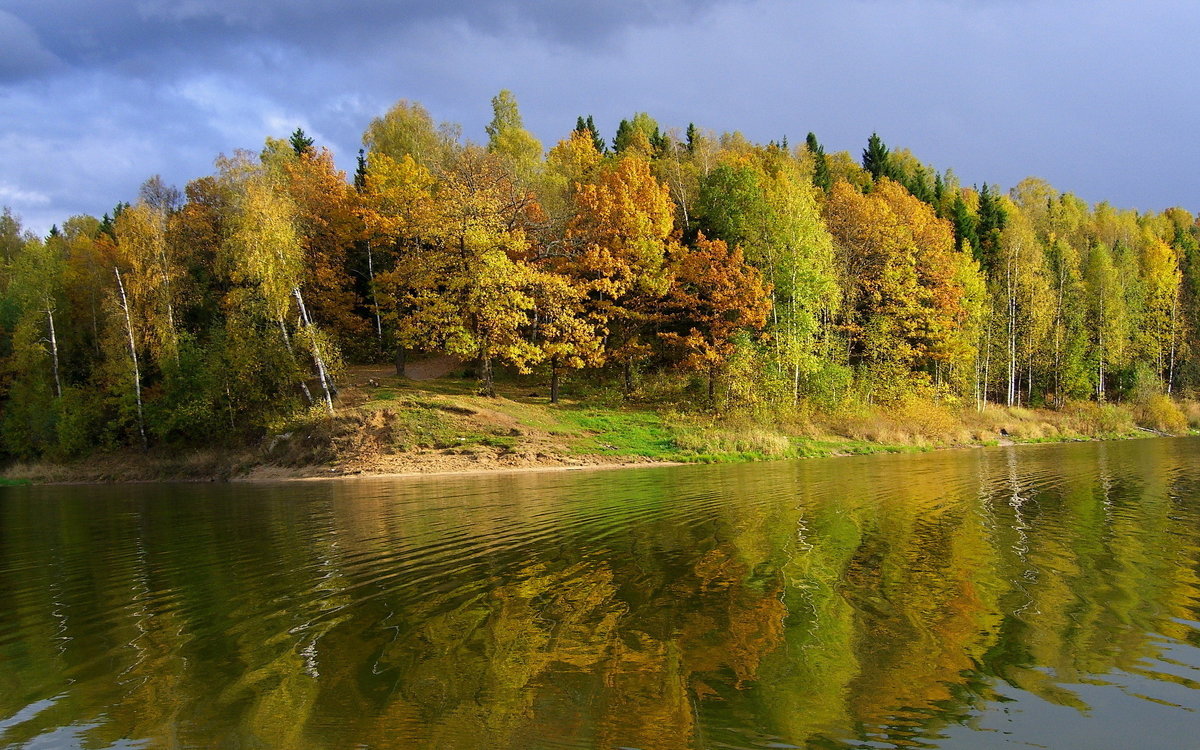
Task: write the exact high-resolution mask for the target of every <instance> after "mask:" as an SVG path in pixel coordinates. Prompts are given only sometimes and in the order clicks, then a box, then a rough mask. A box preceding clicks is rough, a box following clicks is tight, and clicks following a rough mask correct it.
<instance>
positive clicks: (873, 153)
mask: <svg viewBox="0 0 1200 750" xmlns="http://www.w3.org/2000/svg"><path fill="white" fill-rule="evenodd" d="M862 165H863V169H865V170H867V171H868V172H870V173H871V179H872V180H874V181H876V182H878V181H879V179H880V178H881V177H894V176H895V174H894V170H893V168H892V164H891V152H889V151H888V147H887V146H886V145H884V143H883V139H882V138H880V137H879V134H878V133H871V137H870V138H868V139H867V147H866V148H864V149H863V152H862Z"/></svg>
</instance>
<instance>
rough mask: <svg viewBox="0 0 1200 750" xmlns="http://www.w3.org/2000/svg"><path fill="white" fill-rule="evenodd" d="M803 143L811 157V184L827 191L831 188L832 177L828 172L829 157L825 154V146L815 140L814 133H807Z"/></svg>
mask: <svg viewBox="0 0 1200 750" xmlns="http://www.w3.org/2000/svg"><path fill="white" fill-rule="evenodd" d="M804 143H805V146H806V147H807V148H808V152H809V153H810V154H812V157H813V174H812V182H813V185H815V186H816V187H819V188H820V189H821V190H823V191H825V192H826V193H828V192H829V191H830V190H831V189H832V188H833V177H832V175H830V174H829V159H828V158H826V156H825V147H824V146H822V145H821V144H820V143H819V142H818V141H817V136H816V135H815V134H814V133H809V134H808V137H807V138H805V139H804Z"/></svg>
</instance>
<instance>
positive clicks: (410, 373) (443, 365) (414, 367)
mask: <svg viewBox="0 0 1200 750" xmlns="http://www.w3.org/2000/svg"><path fill="white" fill-rule="evenodd" d="M463 362H464V360H462V359H459V358H458V357H455V356H452V355H450V354H435V355H433V356H432V357H428V358H426V359H423V360H421V361H419V362H412V363H410V364H406V365H405V366H404V375H405V377H407V378H408V379H409V380H433V379H434V378H444V377H446V376H447V375H449V374H450V373H452V372H454V371H455V370H457V369H458V368H460V367H462V366H463Z"/></svg>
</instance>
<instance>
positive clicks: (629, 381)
mask: <svg viewBox="0 0 1200 750" xmlns="http://www.w3.org/2000/svg"><path fill="white" fill-rule="evenodd" d="M622 374H623V376H624V379H625V382H624V387H623V392H624V396H625V398H629V397H630V396H631V395H632V394H633V363H632V362H630V361H629V360H625V362H624V364H623V365H622Z"/></svg>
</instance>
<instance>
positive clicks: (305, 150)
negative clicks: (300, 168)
mask: <svg viewBox="0 0 1200 750" xmlns="http://www.w3.org/2000/svg"><path fill="white" fill-rule="evenodd" d="M288 143H290V144H292V150H293V151H295V152H296V156H304V155H305V154H311V153H313V143H314V141H313V139H312V138H309V137H308V136H307V135H305V134H304V128H296V131H295V132H294V133H292V137H291V138H288Z"/></svg>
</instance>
